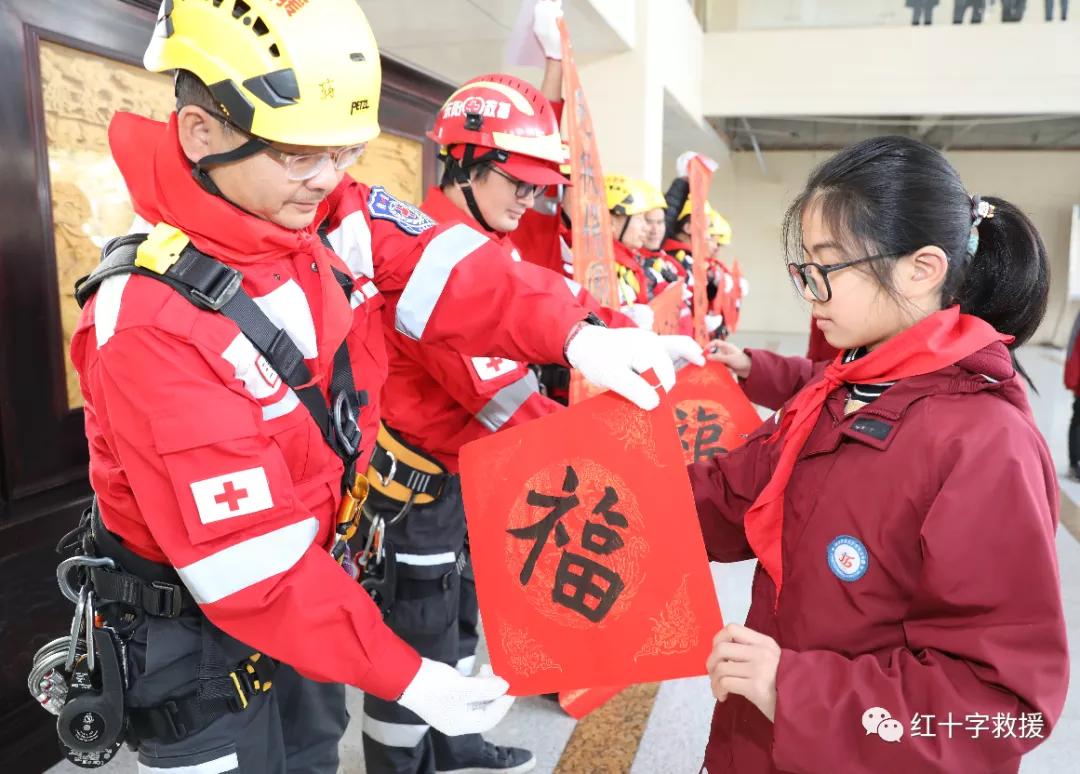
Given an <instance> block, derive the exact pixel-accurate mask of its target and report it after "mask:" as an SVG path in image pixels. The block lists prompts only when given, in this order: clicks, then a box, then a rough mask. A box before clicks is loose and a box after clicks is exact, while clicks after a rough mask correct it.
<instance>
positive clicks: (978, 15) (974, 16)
mask: <svg viewBox="0 0 1080 774" xmlns="http://www.w3.org/2000/svg"><path fill="white" fill-rule="evenodd" d="M1008 2H1009V0H1002V14H1004V12H1005V4H1006V3H1008ZM968 8H970V9H971V23H972V24H982V20H983V13H984V12H985V11H986V0H954V2H953V24H963V23H964V13H965V12H966V11H967V9H968Z"/></svg>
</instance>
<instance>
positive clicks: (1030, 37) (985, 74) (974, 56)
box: [702, 3, 1080, 116]
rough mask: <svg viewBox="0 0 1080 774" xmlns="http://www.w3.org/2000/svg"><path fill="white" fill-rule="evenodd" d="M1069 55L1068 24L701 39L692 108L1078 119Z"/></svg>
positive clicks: (1073, 59) (725, 112)
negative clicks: (699, 93) (700, 73)
mask: <svg viewBox="0 0 1080 774" xmlns="http://www.w3.org/2000/svg"><path fill="white" fill-rule="evenodd" d="M1030 5H1033V3H1029V6H1030ZM1039 5H1040V6H1041V3H1040V4H1039ZM1040 10H1041V8H1040ZM1078 52H1080V24H1072V23H1069V24H1043V23H1039V24H999V25H986V24H983V25H970V24H964V25H955V26H954V25H952V24H948V25H934V26H931V27H911V26H906V27H880V28H874V29H840V28H838V29H791V30H762V31H749V32H710V33H708V34H707V35H706V36H705V54H704V63H705V64H704V73H705V74H704V77H703V85H704V96H703V102H702V107H703V110H704V113H705V115H708V116H783V115H973V114H989V115H1001V114H1030V113H1080V56H1078ZM714 74H722V77H714Z"/></svg>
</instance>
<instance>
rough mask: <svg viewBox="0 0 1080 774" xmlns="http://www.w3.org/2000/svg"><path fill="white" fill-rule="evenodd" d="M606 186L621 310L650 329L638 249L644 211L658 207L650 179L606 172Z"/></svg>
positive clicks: (643, 230) (642, 240)
mask: <svg viewBox="0 0 1080 774" xmlns="http://www.w3.org/2000/svg"><path fill="white" fill-rule="evenodd" d="M604 188H605V191H606V194H607V208H608V211H609V212H610V213H611V233H612V237H613V241H614V256H615V273H616V278H617V280H618V290H619V305H620V311H622V313H623V314H625V315H627V316H629V317H630V318H632V319H633V320H634V322H636V323H637V324H638V325H639V326H640V327H642V328H649V329H651V328H652V324H653V317H654V315H653V311H652V309H651V308H650V307H649V290H648V287H649V283H648V279H647V278H646V276H645V270H644V269H643V268H642V265H641V259H640V258H639V257H638V251H639V250H641V249H642V248H644V247H645V239H646V236H647V234H648V225H647V223H646V220H645V215H646V213H648V212H649V211H650V210H651V209H654V208H655V207H656V197H655V196H654V195H653V192H652V191H650V190H649V189H650V188H651V186H649V185H648V184H647V183H645V182H644V181H640V180H635V179H633V178H629V177H626V176H624V175H604ZM654 190H655V189H654Z"/></svg>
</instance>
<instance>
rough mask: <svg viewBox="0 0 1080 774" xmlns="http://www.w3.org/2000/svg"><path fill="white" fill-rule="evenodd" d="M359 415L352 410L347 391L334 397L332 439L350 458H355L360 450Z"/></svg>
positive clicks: (356, 411)
mask: <svg viewBox="0 0 1080 774" xmlns="http://www.w3.org/2000/svg"><path fill="white" fill-rule="evenodd" d="M359 414H360V412H359V410H357V409H354V408H353V406H352V401H351V400H349V394H348V391H347V390H341V391H340V392H338V394H337V395H336V396H334V413H333V418H332V420H331V422H332V425H333V430H334V438H335V440H337V442H338V443H339V444H340V445H341V448H342V450H343V451H344V452H345V453H346V454H347V455H348V456H350V457H354V456H356V450H357V449H359V448H360V438H361V435H362V433H361V430H360V425H359V423H358V422H357V420H358V418H359Z"/></svg>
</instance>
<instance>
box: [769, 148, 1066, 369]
mask: <svg viewBox="0 0 1080 774" xmlns="http://www.w3.org/2000/svg"><path fill="white" fill-rule="evenodd" d="M981 198H982V200H983V201H985V202H987V203H988V204H991V205H993V206H994V207H995V210H996V211H995V212H994V217H992V218H986V219H983V220H982V222H981V223H980V224H979V226H978V236H979V239H978V242H979V244H978V249H977V250H976V251H975V254H974V255H971V254H970V253H969V252H968V245H969V239H970V237H971V227H972V224H973V223H974V222H975V216H974V211H973V206H974V205H973V202H972V198H971V196H970V194H969V192H968V191H967V190H966V189H965V188H964V185H963V183H961V182H960V176H959V175H958V174H957V173H956V170H955V169H953V167H952V165H951V164H949V162H948V161H946V159H945V157H944V156H943V155H942V154H941V153H940V152H938V151H937V150H935V149H934V148H932V147H930V146H929V145H927V144H925V143H922V142H919V141H917V140H913V139H911V138H908V137H875V138H873V139H870V140H865V141H863V142H860V143H858V144H856V145H852V146H851V147H850V148H846V149H845V150H843V151H841V152H840V153H838V154H836V155H835V156H833V157H832V158H831V159H829V160H828V161H826V162H825V163H824V164H822V165H821V166H819V167H818V168H817V169H816V170H814V172H813V173H812V174H811V175H810V179H809V181H807V184H806V189H805V190H804V191H803V192H802V193H801V194H799V196H798V197H797V198H796V199H795V201H794V202H793V203H792V205H791V207H790V208H789V209H788V211H787V215H786V216H785V218H784V245H785V249H786V251H787V259H788V260H789V261H796V262H801V261H802V260H803V244H802V220H803V216H804V215H805V213H806V211H807V208H808V206H809V205H811V204H813V206H814V207H815V208H817V209H818V211H819V212H820V213H821V217H822V220H823V222H824V223H825V225H826V227H827V228H828V229H829V231H830V232H831V233H832V235H833V237H834V238H835V239H837V240H838V241H840V242H841V243H842V244H843V246H844V249H845V252H849V253H850V254H851V258H853V259H854V258H860V257H862V256H864V255H865V256H869V255H878V254H880V255H887V256H892V257H893V259H892V260H880V261H871V262H870V263H868V264H864V265H863V266H862V267H859V268H862V269H863V270H865V271H868V272H872V273H873V274H874V275H875V276H876V277H877V279H878V281H879V283H880V284H881V286H882V287H883V288H885V289H886V290H887V291H889V292H890V293H894V292H895V291H894V288H893V285H892V280H891V277H892V270H893V266H894V264H895V260H896V259H898V258H900V257H902V256H905V255H909V254H911V253H912V252H914V251H916V250H918V249H919V248H921V247H925V246H927V245H934V246H937V247H940V248H941V249H942V250H943V251H944V252H945V255H947V256H948V259H949V269H948V272H947V274H946V278H945V284H944V286H943V287H942V291H941V292H942V299H941V302H942V306H943V307H947V306H951V305H953V304H959V305H960V310H961V311H962V312H964V313H965V314H971V315H974V316H976V317H980V318H982V319H983V320H985V321H986V322H988V323H990V324H991V325H993V326H994V328H995V329H997V330H998V331H1000V332H1001V333H1007V334H1009V335H1011V336H1014V337H1015V338H1016V341H1015V342H1014V343H1013V344H1011V345H1010V348H1016V347H1019V346H1020V345H1021V344H1023V343H1024V342H1026V341H1027V340H1028V339H1029V338H1031V336H1032V334H1034V333H1035V330H1036V329H1037V328H1038V327H1039V324H1040V323H1041V322H1042V319H1043V316H1044V315H1045V314H1046V305H1047V297H1048V294H1049V288H1050V276H1049V267H1048V262H1047V257H1046V248H1045V247H1044V246H1043V242H1042V239H1041V238H1040V236H1039V232H1038V231H1037V230H1036V228H1035V226H1034V225H1033V224H1032V223H1031V221H1030V220H1029V219H1028V217H1027V216H1026V215H1025V214H1024V213H1023V212H1021V211H1020V209H1019V208H1017V207H1015V206H1014V205H1012V204H1010V203H1009V202H1007V201H1005V200H1003V199H998V198H995V197H990V196H983V197H981Z"/></svg>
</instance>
